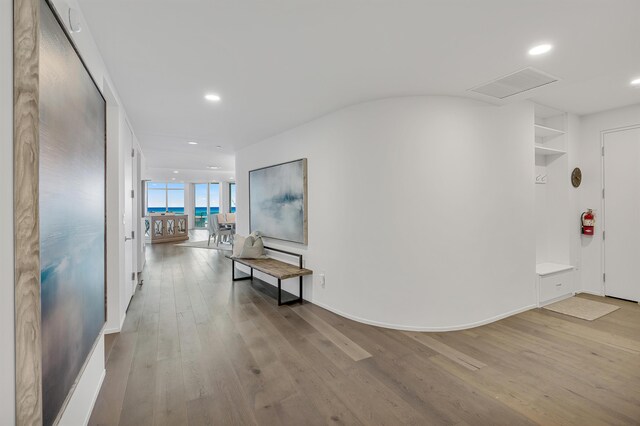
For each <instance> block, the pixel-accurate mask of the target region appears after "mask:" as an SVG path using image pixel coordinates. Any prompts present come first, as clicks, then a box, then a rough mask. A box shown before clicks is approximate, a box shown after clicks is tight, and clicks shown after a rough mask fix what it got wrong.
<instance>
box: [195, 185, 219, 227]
mask: <svg viewBox="0 0 640 426" xmlns="http://www.w3.org/2000/svg"><path fill="white" fill-rule="evenodd" d="M193 186H194V189H195V210H194V213H195V220H194V225H195V227H196V228H206V227H207V222H208V220H209V215H210V214H217V213H220V184H218V183H195V184H194V185H193Z"/></svg>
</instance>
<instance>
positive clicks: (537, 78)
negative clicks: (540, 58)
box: [469, 67, 558, 99]
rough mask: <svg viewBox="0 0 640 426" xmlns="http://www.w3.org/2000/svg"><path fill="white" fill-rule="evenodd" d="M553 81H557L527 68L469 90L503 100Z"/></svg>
mask: <svg viewBox="0 0 640 426" xmlns="http://www.w3.org/2000/svg"><path fill="white" fill-rule="evenodd" d="M555 81H558V79H557V78H556V77H553V76H552V75H549V74H546V73H544V72H542V71H538V70H537V69H534V68H530V67H529V68H525V69H523V70H520V71H516V72H514V73H512V74H509V75H505V76H504V77H500V78H499V79H497V80H494V81H492V82H491V83H487V84H483V85H481V86H478V87H474V88H473V89H469V90H470V91H472V92H477V93H482V94H483V95H487V96H491V97H493V98H498V99H504V98H508V97H509V96H513V95H517V94H518V93H522V92H526V91H527V90H531V89H535V88H536V87H541V86H545V85H547V84H550V83H553V82H555Z"/></svg>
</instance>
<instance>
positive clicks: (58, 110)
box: [39, 0, 106, 425]
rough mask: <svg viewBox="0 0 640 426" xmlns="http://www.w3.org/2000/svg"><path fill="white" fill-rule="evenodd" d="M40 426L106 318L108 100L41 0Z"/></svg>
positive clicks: (57, 408) (63, 396)
mask: <svg viewBox="0 0 640 426" xmlns="http://www.w3.org/2000/svg"><path fill="white" fill-rule="evenodd" d="M40 10H41V13H40V74H39V83H40V102H39V108H40V181H39V182H40V183H39V188H40V195H39V205H40V300H41V309H42V311H41V330H42V405H43V413H42V417H43V424H44V425H51V424H56V422H57V420H59V416H60V413H61V412H62V411H63V410H64V407H65V405H66V403H67V400H68V398H69V395H70V394H71V392H72V389H73V387H74V385H75V383H76V381H77V380H78V377H79V376H80V374H81V372H82V370H83V368H84V366H85V363H86V361H87V359H88V358H89V356H90V355H91V353H92V351H93V348H94V347H95V344H96V342H97V340H98V338H99V336H100V333H101V331H102V328H103V326H104V324H105V320H106V309H105V161H106V157H105V152H106V151H105V150H106V103H105V100H104V98H103V97H102V94H101V93H100V90H99V89H98V87H97V86H96V84H95V83H94V81H93V79H92V78H91V75H90V74H89V72H88V71H87V69H86V68H85V66H84V63H83V62H82V59H81V58H80V56H79V55H78V53H77V51H76V50H75V48H74V45H73V44H72V42H71V41H70V39H69V38H68V37H67V34H66V32H65V30H64V29H63V27H62V25H61V24H60V22H59V21H58V19H57V16H56V14H55V12H54V11H53V10H52V9H51V7H50V5H49V3H48V2H46V1H45V0H41V2H40Z"/></svg>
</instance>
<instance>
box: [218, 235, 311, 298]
mask: <svg viewBox="0 0 640 426" xmlns="http://www.w3.org/2000/svg"><path fill="white" fill-rule="evenodd" d="M265 250H270V251H275V252H278V253H283V254H286V255H289V256H295V257H298V259H299V265H300V266H299V267H298V266H295V265H292V264H290V263H286V262H282V261H280V260H277V259H273V258H266V259H236V258H233V257H231V256H227V257H228V258H229V259H231V279H232V280H233V281H234V282H235V281H242V280H253V270H254V269H255V270H256V271H260V272H262V273H263V274H267V275H269V276H272V277H274V278H276V279H277V280H278V306H281V305H290V304H292V303H302V277H304V276H305V275H311V274H313V271H312V270H310V269H305V268H303V267H302V255H301V254H298V253H291V252H289V251H284V250H280V249H275V248H272V247H265ZM236 262H238V263H239V264H241V265H244V266H248V267H249V268H250V269H251V275H249V276H247V277H239V278H236ZM296 277H300V293H299V294H300V295H299V297H298V298H297V299H293V300H289V301H286V302H283V301H282V280H286V279H289V278H296Z"/></svg>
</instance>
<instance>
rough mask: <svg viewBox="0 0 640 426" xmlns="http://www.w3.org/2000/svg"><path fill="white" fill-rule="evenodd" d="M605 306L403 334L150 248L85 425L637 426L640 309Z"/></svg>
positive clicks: (225, 264) (222, 263) (220, 266)
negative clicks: (605, 309) (283, 299)
mask: <svg viewBox="0 0 640 426" xmlns="http://www.w3.org/2000/svg"><path fill="white" fill-rule="evenodd" d="M582 297H591V296H582ZM595 299H597V298H595ZM607 303H611V304H617V305H619V306H621V307H622V309H619V310H618V311H616V312H613V313H611V314H609V315H607V316H605V317H603V318H600V319H598V320H596V321H593V322H587V321H582V320H579V319H575V318H572V317H568V316H563V315H560V314H556V313H553V312H549V311H547V310H541V309H536V310H532V311H528V312H524V313H522V314H519V315H516V316H513V317H510V318H507V319H504V320H502V321H498V322H496V323H493V324H490V325H486V326H482V327H478V328H475V329H471V330H466V331H459V332H450V333H429V334H428V333H411V332H406V333H405V332H400V331H395V330H387V329H381V328H376V327H372V326H368V325H364V324H360V323H357V322H353V321H350V320H348V319H345V318H342V317H340V316H337V315H334V314H332V313H330V312H328V311H326V310H324V309H321V308H319V307H317V306H314V305H312V304H310V303H306V304H305V305H303V306H295V305H294V306H292V307H281V308H277V307H276V304H275V302H274V301H273V300H272V299H270V298H268V297H266V296H264V295H263V294H262V293H260V292H258V291H256V290H255V289H253V288H252V287H251V286H250V285H248V284H247V282H246V281H245V282H239V283H236V284H235V285H232V284H231V271H230V261H228V259H226V258H224V255H223V252H219V251H216V250H204V249H192V248H181V247H176V246H174V245H171V244H157V245H152V246H148V248H147V266H146V269H145V272H144V285H143V286H142V287H139V289H138V291H137V292H136V294H135V296H134V298H133V300H132V302H131V306H130V308H129V311H128V315H127V318H126V321H125V324H124V328H123V330H122V333H120V335H119V336H118V337H117V338H116V340H115V343H114V345H113V349H112V350H111V352H110V355H109V359H108V362H107V374H106V378H105V381H104V385H103V387H102V390H101V392H100V395H99V397H98V400H97V402H96V405H95V409H94V411H93V415H92V417H91V420H90V422H89V424H90V425H118V424H120V425H136V426H142V425H150V424H158V425H187V424H188V425H212V424H221V425H227V424H286V425H302V424H332V423H337V424H349V425H353V424H396V425H397V424H476V425H480V424H505V425H507V424H508V425H516V424H535V423H538V424H560V423H563V424H605V423H608V424H613V423H615V424H633V423H634V422H635V421H637V419H638V418H640V388H639V386H638V383H640V330H638V324H640V307H639V306H638V305H637V304H632V303H628V302H623V301H618V300H615V299H608V300H607Z"/></svg>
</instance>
